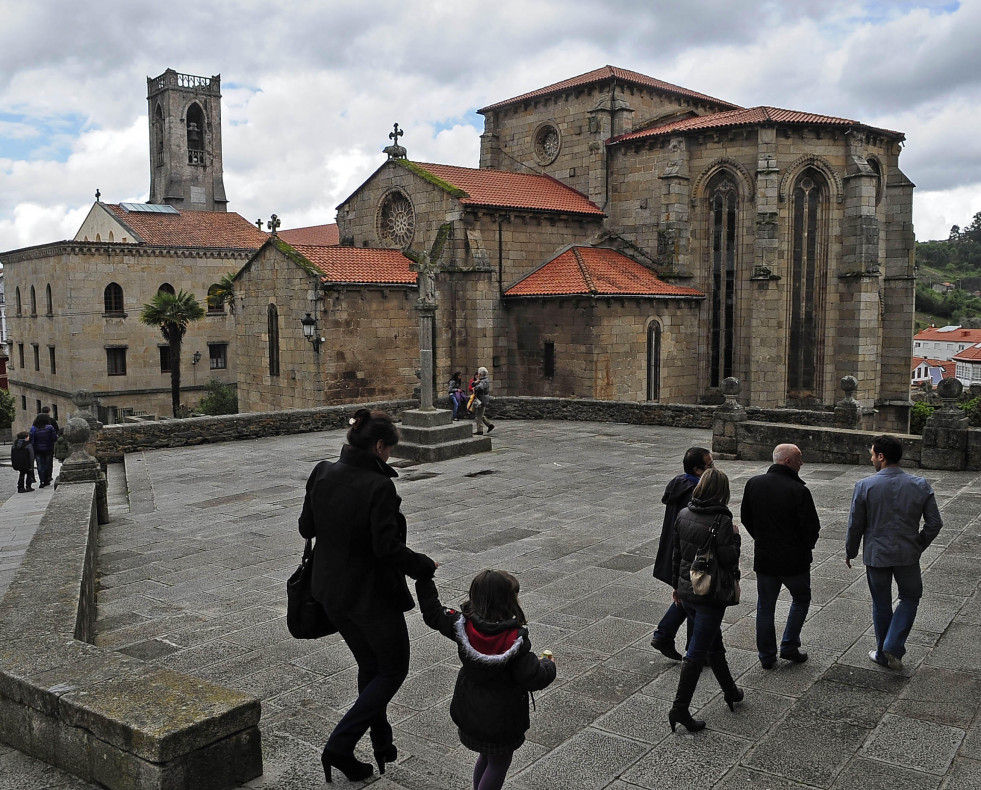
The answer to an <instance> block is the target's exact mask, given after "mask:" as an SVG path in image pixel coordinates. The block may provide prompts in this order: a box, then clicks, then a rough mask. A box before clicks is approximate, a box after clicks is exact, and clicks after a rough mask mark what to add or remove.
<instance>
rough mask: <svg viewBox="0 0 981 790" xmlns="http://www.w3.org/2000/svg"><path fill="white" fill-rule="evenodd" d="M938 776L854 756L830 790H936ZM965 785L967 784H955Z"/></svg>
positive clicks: (938, 780) (938, 783) (938, 781)
mask: <svg viewBox="0 0 981 790" xmlns="http://www.w3.org/2000/svg"><path fill="white" fill-rule="evenodd" d="M940 781H941V780H940V777H939V776H930V774H925V773H921V772H920V771H913V770H910V769H908V768H900V767H898V766H895V765H889V764H887V763H881V762H878V761H877V760H866V759H865V758H863V757H854V758H852V759H851V760H850V761H849V762H848V765H846V766H845V767H844V769H843V770H842V772H841V773H840V774H838V779H837V780H836V781H835V783H834V784H833V785H832V786H831V790H856V788H861V789H862V790H936V788H938V787H939V786H940ZM957 786H959V787H967V786H968V785H957Z"/></svg>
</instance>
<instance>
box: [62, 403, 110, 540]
mask: <svg viewBox="0 0 981 790" xmlns="http://www.w3.org/2000/svg"><path fill="white" fill-rule="evenodd" d="M64 434H65V438H66V439H67V440H68V443H69V444H70V445H71V447H72V451H71V453H70V454H69V456H68V458H66V459H65V462H64V463H63V464H62V465H61V472H60V473H59V474H58V479H57V480H56V481H55V487H57V486H60V485H66V484H70V483H95V492H96V510H97V514H98V519H99V523H100V524H106V523H107V522H108V521H109V497H108V485H107V483H106V476H105V475H104V474H102V469H101V468H100V467H99V462H98V461H97V460H96V459H95V458H93V457H92V456H91V455H89V453H88V452H87V450H86V444H87V443H88V441H89V438H90V437H91V435H92V431H91V430H90V429H89V424H88V423H87V422H86V421H85V420H84V419H82V418H81V417H79V416H78V415H76V416H74V417H72V418H71V419H70V420H69V421H68V423H67V424H66V425H65V430H64Z"/></svg>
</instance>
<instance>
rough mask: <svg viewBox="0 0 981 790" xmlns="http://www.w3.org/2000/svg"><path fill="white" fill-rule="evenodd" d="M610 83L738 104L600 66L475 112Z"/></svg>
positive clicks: (632, 73) (709, 101)
mask: <svg viewBox="0 0 981 790" xmlns="http://www.w3.org/2000/svg"><path fill="white" fill-rule="evenodd" d="M611 79H615V80H616V81H617V82H624V83H630V84H633V85H640V86H642V87H645V88H653V89H655V90H658V91H662V92H664V93H671V94H674V95H676V96H684V97H686V98H689V99H697V100H699V101H703V102H708V103H710V104H715V105H718V106H720V107H738V106H739V105H738V104H733V103H732V102H727V101H722V100H721V99H716V98H713V97H712V96H706V95H705V94H704V93H696V92H695V91H691V90H688V89H687V88H682V87H681V86H679V85H672V84H671V83H670V82H662V81H661V80H656V79H654V78H653V77H648V76H647V75H646V74H640V73H639V72H636V71H629V70H628V69H621V68H618V67H616V66H603V67H602V68H599V69H596V70H594V71H587V72H586V73H585V74H580V75H579V76H578V77H571V78H569V79H567V80H562V81H561V82H556V83H554V84H552V85H546V86H545V87H544V88H539V89H538V90H534V91H531V92H529V93H522V94H521V95H520V96H515V97H514V98H513V99H505V100H504V101H499V102H496V103H495V104H490V105H488V106H487V107H484V108H483V109H480V110H477V112H479V113H484V112H487V111H489V110H496V109H498V108H499V107H507V106H508V105H509V104H517V103H519V102H523V101H528V100H529V99H537V98H540V97H542V96H549V95H551V94H553V93H563V92H564V91H568V90H572V89H575V88H580V87H583V86H586V85H594V84H596V83H599V82H605V81H607V80H611Z"/></svg>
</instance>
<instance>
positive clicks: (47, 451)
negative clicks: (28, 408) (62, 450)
mask: <svg viewBox="0 0 981 790" xmlns="http://www.w3.org/2000/svg"><path fill="white" fill-rule="evenodd" d="M30 436H31V444H32V445H33V446H34V459H35V461H36V462H37V479H38V488H44V487H45V486H49V485H51V475H52V472H53V469H54V447H55V442H56V441H58V432H57V431H56V430H55V429H54V426H53V425H52V424H51V420H50V419H49V418H48V415H47V414H39V415H38V416H37V417H35V418H34V424H33V425H32V426H31V433H30Z"/></svg>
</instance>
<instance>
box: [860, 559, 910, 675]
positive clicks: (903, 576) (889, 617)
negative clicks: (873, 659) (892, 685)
mask: <svg viewBox="0 0 981 790" xmlns="http://www.w3.org/2000/svg"><path fill="white" fill-rule="evenodd" d="M865 576H866V578H867V579H868V582H869V592H870V593H872V626H873V628H874V629H875V647H876V650H878V651H879V653H882V651H886V652H887V653H892V654H893V655H894V656H896V658H902V657H903V656H904V655H905V654H906V638H907V637H908V636H909V632H910V630H911V629H912V628H913V620H915V619H916V610H917V608H918V607H919V605H920V598H921V597H922V595H923V577H922V576H921V575H920V564H919V563H916V564H915V565H894V566H893V567H891V568H873V567H872V566H871V565H866V566H865ZM893 579H895V580H896V586H897V587H898V588H899V606H897V607H896V611H895V612H893V610H892V580H893Z"/></svg>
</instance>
